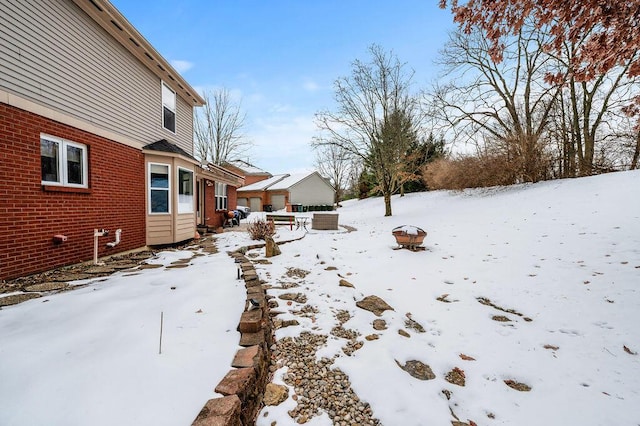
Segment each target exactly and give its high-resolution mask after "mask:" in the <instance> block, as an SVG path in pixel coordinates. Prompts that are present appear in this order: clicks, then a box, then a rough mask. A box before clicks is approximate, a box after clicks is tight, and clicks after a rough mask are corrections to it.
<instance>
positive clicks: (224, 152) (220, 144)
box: [193, 88, 251, 164]
mask: <svg viewBox="0 0 640 426" xmlns="http://www.w3.org/2000/svg"><path fill="white" fill-rule="evenodd" d="M202 97H203V99H204V100H205V102H206V104H205V105H204V106H203V107H202V108H200V109H199V110H198V111H196V114H195V115H194V125H193V127H194V136H195V152H196V156H197V157H198V159H199V160H200V161H202V162H211V163H214V164H222V163H224V162H225V161H228V160H233V159H235V158H239V157H240V156H242V154H244V153H246V152H247V151H248V150H249V149H250V148H251V143H250V142H249V141H248V140H247V139H246V137H245V135H244V134H243V127H244V122H245V117H246V115H245V114H244V113H243V112H242V111H241V109H240V102H235V101H234V100H233V99H232V96H231V94H230V93H229V91H228V90H227V89H225V88H220V89H214V90H212V91H205V92H204V93H203V94H202Z"/></svg>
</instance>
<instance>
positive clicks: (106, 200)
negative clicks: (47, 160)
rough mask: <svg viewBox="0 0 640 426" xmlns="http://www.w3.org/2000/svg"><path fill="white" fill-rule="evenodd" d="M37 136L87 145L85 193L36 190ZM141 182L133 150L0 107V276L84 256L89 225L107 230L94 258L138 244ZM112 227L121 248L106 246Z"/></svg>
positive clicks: (139, 160)
mask: <svg viewBox="0 0 640 426" xmlns="http://www.w3.org/2000/svg"><path fill="white" fill-rule="evenodd" d="M40 133H47V134H50V135H52V136H58V137H61V138H64V139H68V140H70V141H74V142H78V143H82V144H85V145H87V147H88V149H87V150H88V158H89V190H88V191H87V190H83V191H79V192H60V191H54V190H51V191H50V190H46V189H45V188H44V187H43V186H42V184H41V171H40ZM144 177H145V176H144V156H143V154H142V152H141V151H140V150H137V149H135V148H131V147H127V146H125V145H122V144H119V143H116V142H113V141H110V140H108V139H105V138H102V137H99V136H96V135H93V134H91V133H87V132H84V131H82V130H79V129H76V128H73V127H70V126H67V125H63V124H61V123H58V122H55V121H52V120H49V119H46V118H44V117H41V116H38V115H36V114H32V113H29V112H26V111H23V110H20V109H18V108H14V107H11V106H8V105H6V104H2V103H0V279H11V278H15V277H18V276H24V275H29V274H32V273H36V272H41V271H45V270H48V269H52V268H55V267H59V266H62V265H68V264H73V263H78V262H81V261H86V260H90V259H92V258H93V230H94V228H105V229H109V230H111V231H112V233H111V235H109V236H108V237H101V238H100V240H99V243H100V244H99V253H98V254H99V256H104V255H109V254H115V253H117V252H121V251H126V250H132V249H135V248H139V247H143V246H144V245H145V186H144ZM47 188H49V189H51V187H47ZM118 228H120V229H122V238H121V243H120V244H119V245H118V246H116V247H115V248H107V247H106V243H107V242H109V241H112V240H113V239H115V230H116V229H118ZM56 234H62V235H66V236H67V237H68V240H67V241H66V242H64V243H62V244H59V245H57V244H55V243H54V242H53V238H52V237H53V235H56Z"/></svg>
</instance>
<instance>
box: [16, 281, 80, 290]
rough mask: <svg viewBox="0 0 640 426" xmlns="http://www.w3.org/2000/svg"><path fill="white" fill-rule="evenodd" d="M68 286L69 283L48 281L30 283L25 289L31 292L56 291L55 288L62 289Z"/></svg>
mask: <svg viewBox="0 0 640 426" xmlns="http://www.w3.org/2000/svg"><path fill="white" fill-rule="evenodd" d="M67 287H69V284H67V283H65V282H48V283H40V284H34V285H30V286H28V287H25V288H24V291H29V292H40V291H55V290H62V289H64V288H67Z"/></svg>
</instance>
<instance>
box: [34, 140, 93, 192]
mask: <svg viewBox="0 0 640 426" xmlns="http://www.w3.org/2000/svg"><path fill="white" fill-rule="evenodd" d="M40 169H41V176H42V184H43V185H53V186H67V187H72V188H88V187H89V180H88V169H89V166H88V155H87V146H86V145H83V144H80V143H76V142H72V141H69V140H66V139H62V138H58V137H55V136H51V135H45V134H41V135H40Z"/></svg>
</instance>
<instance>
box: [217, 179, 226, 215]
mask: <svg viewBox="0 0 640 426" xmlns="http://www.w3.org/2000/svg"><path fill="white" fill-rule="evenodd" d="M226 209H227V185H226V184H225V183H220V182H216V210H226Z"/></svg>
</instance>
